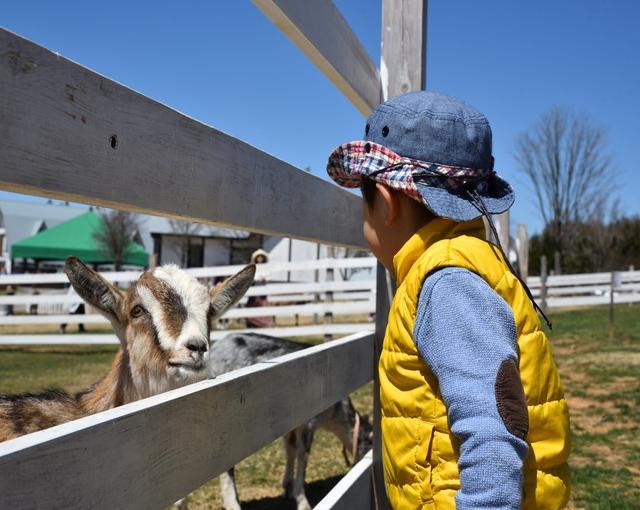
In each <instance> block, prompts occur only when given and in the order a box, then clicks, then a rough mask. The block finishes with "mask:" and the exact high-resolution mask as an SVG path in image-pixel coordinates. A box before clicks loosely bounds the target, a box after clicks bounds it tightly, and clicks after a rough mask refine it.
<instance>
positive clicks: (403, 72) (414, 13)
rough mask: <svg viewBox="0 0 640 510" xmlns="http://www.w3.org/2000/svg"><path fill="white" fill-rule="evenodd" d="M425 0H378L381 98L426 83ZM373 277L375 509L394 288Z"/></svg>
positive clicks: (381, 492)
mask: <svg viewBox="0 0 640 510" xmlns="http://www.w3.org/2000/svg"><path fill="white" fill-rule="evenodd" d="M427 4H428V2H427V0H382V35H381V46H382V51H381V59H380V78H381V82H382V92H383V97H384V99H387V98H390V97H394V96H397V95H400V94H404V93H406V92H414V91H417V90H424V88H425V86H426V48H427V30H426V29H427ZM376 280H377V285H376V289H377V294H376V334H375V349H376V352H375V356H374V371H373V373H374V390H373V391H374V411H373V416H374V424H373V426H374V443H373V494H374V501H375V505H376V509H377V510H388V509H390V508H391V507H390V505H389V500H388V499H387V495H386V490H385V487H384V473H383V467H382V441H381V430H380V416H381V413H380V386H379V380H378V359H379V357H380V351H381V350H382V340H383V338H384V333H385V330H386V326H387V316H388V313H389V305H390V304H391V299H392V297H393V291H394V289H393V284H392V282H391V278H390V277H389V274H388V272H387V271H386V269H385V268H384V267H383V266H382V265H380V264H378V268H377V276H376Z"/></svg>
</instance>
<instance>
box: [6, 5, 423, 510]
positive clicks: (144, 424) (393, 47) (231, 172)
mask: <svg viewBox="0 0 640 510" xmlns="http://www.w3.org/2000/svg"><path fill="white" fill-rule="evenodd" d="M254 2H255V3H256V4H257V5H258V6H259V7H260V8H261V9H262V10H263V11H264V12H265V13H266V14H267V16H268V17H269V18H270V19H272V20H273V21H274V22H275V23H276V24H277V25H278V27H280V28H281V29H282V30H283V31H284V32H285V34H286V35H287V36H288V37H290V38H291V40H292V41H293V42H294V43H295V44H297V45H298V46H299V47H300V48H301V49H302V50H303V51H304V52H305V53H306V54H307V55H308V56H309V57H310V58H311V60H312V61H313V62H314V63H316V64H317V65H318V67H319V68H320V69H321V70H322V71H323V72H324V73H325V74H326V75H327V77H328V78H329V79H330V80H332V81H333V82H334V84H336V85H337V86H338V88H339V89H340V90H341V91H343V92H344V94H345V95H346V96H347V98H349V99H350V100H351V101H352V103H353V104H354V105H355V106H356V107H357V108H358V109H359V110H360V111H361V112H362V113H363V114H367V113H369V112H370V111H371V109H372V108H373V107H374V106H375V105H376V104H378V103H379V102H380V101H381V100H382V99H384V97H385V96H386V95H387V94H388V95H396V94H398V93H401V92H407V91H411V90H418V89H421V88H424V50H425V40H426V39H425V35H426V34H425V23H426V1H425V0H403V1H400V0H382V5H383V19H382V23H383V30H382V39H383V51H382V62H381V68H382V69H383V70H384V72H383V73H380V72H379V71H378V70H377V69H376V65H374V64H373V63H372V62H371V61H370V59H369V57H368V56H367V54H366V52H365V51H364V49H363V48H362V46H361V45H360V43H359V42H358V40H357V38H356V37H355V36H354V34H353V33H352V31H351V30H350V28H349V26H348V25H347V23H346V22H345V21H344V19H343V18H342V16H341V15H340V14H339V12H338V11H337V9H336V8H335V7H334V5H333V3H332V2H331V1H330V0H313V1H310V2H298V1H297V0H254ZM395 70H397V72H396V71H395ZM389 71H391V72H389ZM0 119H1V121H0V122H1V123H2V137H0V189H4V190H8V191H14V192H18V193H27V194H32V195H38V196H42V197H51V198H56V199H61V200H71V201H77V202H84V203H88V204H93V205H97V206H105V207H114V208H120V209H123V210H129V211H137V212H143V213H147V214H156V215H162V216H169V217H178V218H181V219H185V220H190V221H199V222H202V223H212V224H217V225H222V226H228V227H232V228H241V229H246V230H250V231H253V232H260V233H265V234H275V235H280V236H290V237H294V238H299V239H307V240H311V241H314V242H320V243H326V244H333V245H341V246H354V247H364V244H365V243H364V240H363V237H362V228H361V220H360V218H361V211H360V210H361V203H360V198H359V197H357V196H355V195H353V194H351V193H348V192H346V191H343V190H340V189H338V188H337V187H335V186H333V185H332V184H330V183H328V182H326V181H324V180H322V179H320V178H317V177H314V176H312V175H310V174H308V173H306V172H304V171H301V170H299V169H296V168H294V167H293V166H291V165H289V164H287V163H285V162H283V161H281V160H279V159H277V158H275V157H273V156H271V155H268V154H266V153H264V152H262V151H260V150H258V149H256V148H255V147H252V146H250V145H248V144H247V143H244V142H242V141H241V140H238V139H235V138H233V137H231V136H229V135H226V134H224V133H222V132H220V131H218V130H216V129H214V128H211V127H209V126H206V125H204V124H202V123H199V122H197V121H196V120H194V119H192V118H189V117H187V116H185V115H182V114H180V113H178V112H176V111H175V110H172V109H171V108H169V107H167V106H165V105H162V104H160V103H158V102H156V101H153V100H152V99H150V98H148V97H145V96H143V95H141V94H138V93H136V92H134V91H132V90H130V89H128V88H127V87H125V86H122V85H120V84H118V83H116V82H114V81H112V80H110V79H108V78H106V77H104V76H101V75H99V74H97V73H95V72H93V71H90V70H89V69H87V68H84V67H82V66H80V65H78V64H76V63H74V62H72V61H70V60H68V59H66V58H64V57H62V56H60V55H59V54H57V53H54V52H51V51H49V50H47V49H45V48H43V47H41V46H38V45H37V44H34V43H32V42H30V41H28V40H26V39H24V38H22V37H20V36H18V35H15V34H13V33H11V32H9V31H7V30H4V29H0ZM328 149H329V148H328ZM310 197H312V199H310ZM293 211H295V214H292V212H293ZM11 278H14V277H11ZM51 278H52V281H55V279H56V278H58V277H51ZM115 278H116V279H117V278H118V276H117V275H115ZM387 282H388V279H387V278H386V277H385V274H384V272H383V271H382V270H381V269H380V266H378V267H377V284H376V286H377V293H376V309H377V311H378V313H377V321H376V332H375V335H373V334H371V333H370V332H366V331H365V332H361V333H357V334H355V335H352V336H349V337H346V338H344V339H340V340H335V341H333V342H329V343H326V344H323V345H319V346H316V347H312V348H310V349H307V350H305V351H302V352H299V353H295V354H293V355H289V356H284V357H282V358H280V359H278V360H276V361H271V362H269V363H264V364H259V365H256V366H254V367H250V368H247V369H244V370H241V371H237V372H235V373H232V374H227V375H225V376H223V377H220V378H218V379H215V380H213V381H206V382H202V383H198V384H195V385H191V386H188V387H185V388H181V389H178V390H175V391H171V392H168V393H165V394H162V395H158V396H155V397H152V398H149V399H145V400H141V401H139V402H135V403H132V404H129V405H125V406H122V407H120V408H117V409H114V410H111V411H107V412H104V413H99V414H96V415H93V416H90V417H87V418H83V419H81V420H77V421H74V422H70V423H67V424H64V425H61V426H58V427H53V428H50V429H47V430H44V431H41V432H37V433H34V434H29V435H26V436H23V437H20V438H18V439H15V440H11V441H7V442H4V443H2V444H0V508H92V509H99V508H161V507H164V506H166V505H168V504H170V503H171V502H172V501H175V500H176V499H177V498H179V497H181V496H183V495H184V494H186V493H188V492H190V491H191V490H193V489H195V488H196V487H198V486H200V485H201V484H202V483H204V482H205V481H207V480H208V479H210V478H212V477H214V476H216V475H218V474H220V473H221V472H223V471H225V470H226V469H228V468H229V467H231V466H232V465H234V464H235V463H237V462H239V461H240V460H241V459H243V458H245V457H246V456H248V455H250V454H251V453H253V452H254V451H256V450H258V449H259V448H261V447H262V446H264V445H265V444H267V443H269V442H270V441H271V440H273V439H275V438H276V437H277V436H279V435H281V434H283V433H285V432H287V431H289V430H291V429H292V428H294V427H295V426H297V425H298V424H300V423H302V422H304V421H305V420H306V419H308V418H310V417H311V416H313V415H314V414H317V413H318V412H320V411H321V410H323V409H325V408H327V407H328V406H330V405H331V404H332V403H334V402H335V401H337V400H339V399H341V398H343V397H344V396H345V395H346V394H348V393H349V392H351V391H353V390H355V389H356V388H358V387H360V386H362V385H363V384H365V383H367V382H368V381H370V380H371V378H372V376H374V378H375V375H376V371H374V370H373V367H374V365H375V364H376V361H377V356H378V353H379V349H380V344H381V337H382V332H383V331H384V326H385V325H384V320H383V319H382V318H383V317H385V316H386V312H387V308H388V301H389V295H390V292H389V291H388V285H387ZM15 283H16V284H17V283H18V280H16V281H15ZM323 306H325V305H323ZM367 306H370V305H369V304H367ZM325 309H326V308H325ZM314 310H315V309H314ZM334 311H335V310H334ZM261 313H264V310H261ZM314 313H315V312H314ZM59 318H60V317H57V318H56V320H57V319H59ZM65 320H67V318H66V317H65ZM332 326H335V327H338V326H342V325H340V324H334V325H332ZM292 380H295V381H296V384H293V385H292V384H291V381H292ZM377 393H378V392H377V391H374V427H375V431H376V432H375V434H374V437H375V440H374V450H373V455H372V456H369V457H365V458H364V459H363V460H362V461H361V463H360V464H359V465H358V466H357V467H356V468H354V470H353V471H352V472H351V473H350V474H349V475H348V476H347V477H346V478H345V479H344V480H343V481H342V482H341V483H339V484H338V486H337V487H336V488H335V489H334V490H333V491H332V492H331V493H330V494H329V495H328V496H327V498H325V500H324V501H323V502H322V503H321V504H320V507H321V508H350V509H358V508H371V506H372V502H373V501H375V506H376V507H377V508H381V509H385V508H388V503H387V500H386V497H385V496H384V487H383V484H382V469H381V467H382V466H381V453H380V434H379V421H380V412H379V402H378V401H377ZM371 474H373V483H371V480H372V478H371ZM372 487H373V492H372V491H371V488H372Z"/></svg>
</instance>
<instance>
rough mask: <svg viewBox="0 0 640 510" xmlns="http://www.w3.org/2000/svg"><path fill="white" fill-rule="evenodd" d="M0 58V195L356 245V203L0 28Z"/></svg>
mask: <svg viewBox="0 0 640 510" xmlns="http://www.w3.org/2000/svg"><path fill="white" fill-rule="evenodd" d="M0 55H2V58H1V59H0V119H2V140H1V141H0V143H1V144H2V151H0V188H2V189H5V190H8V191H14V192H18V193H27V194H32V195H39V196H45V197H53V198H57V199H66V200H72V201H76V202H84V203H90V204H94V205H100V206H106V207H115V208H119V209H124V210H130V211H137V212H144V213H148V214H156V215H160V216H171V217H179V218H182V219H185V220H192V221H200V222H203V223H211V224H217V225H224V226H229V227H234V228H242V229H247V230H251V231H253V232H262V233H265V234H275V235H282V236H289V237H295V238H300V239H308V240H313V241H318V242H325V243H329V244H340V245H345V246H357V247H364V246H365V242H364V238H363V235H362V228H361V224H360V221H359V218H360V215H361V212H360V209H361V199H360V198H359V197H358V196H356V195H354V194H352V193H349V192H347V191H345V190H342V189H339V188H338V187H337V186H334V185H333V184H331V183H329V182H326V181H324V180H322V179H320V178H318V177H315V176H313V175H310V174H308V173H307V172H304V171H302V170H299V169H297V168H295V167H293V166H291V165H289V164H288V163H285V162H284V161H281V160H279V159H277V158H275V157H273V156H271V155H269V154H267V153H265V152H262V151H260V150H258V149H256V148H255V147H252V146H251V145H249V144H247V143H245V142H242V141H241V140H238V139H236V138H233V137H231V136H229V135H227V134H225V133H222V132H221V131H218V130H216V129H214V128H211V127H209V126H206V125H204V124H202V123H200V122H197V121H195V120H194V119H192V118H190V117H187V116H186V115H183V114H181V113H179V112H177V111H175V110H173V109H171V108H169V107H167V106H165V105H163V104H160V103H158V102H156V101H153V100H152V99H149V98H148V97H145V96H143V95H141V94H139V93H137V92H134V91H133V90H131V89H129V88H127V87H124V86H122V85H120V84H118V83H116V82H115V81H113V80H110V79H108V78H106V77H104V76H101V75H99V74H97V73H95V72H93V71H90V70H89V69H87V68H85V67H82V66H80V65H78V64H76V63H74V62H72V61H70V60H68V59H66V58H64V57H62V56H60V55H59V54H56V53H54V52H52V51H50V50H47V49H45V48H43V47H41V46H38V45H37V44H34V43H32V42H30V41H28V40H26V39H24V38H22V37H20V36H18V35H16V34H13V33H11V32H9V31H7V30H4V29H0ZM311 196H312V197H313V200H310V199H309V197H311ZM291 211H295V212H296V214H291ZM318 218H322V221H318Z"/></svg>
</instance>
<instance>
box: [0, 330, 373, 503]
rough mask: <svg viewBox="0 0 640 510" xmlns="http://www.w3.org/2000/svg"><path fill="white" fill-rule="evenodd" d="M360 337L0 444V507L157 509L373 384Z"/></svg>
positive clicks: (365, 338)
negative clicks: (361, 388)
mask: <svg viewBox="0 0 640 510" xmlns="http://www.w3.org/2000/svg"><path fill="white" fill-rule="evenodd" d="M372 341H373V336H372V334H371V333H360V334H356V335H353V336H351V337H347V338H343V339H340V340H335V341H333V342H328V343H325V344H322V345H318V346H315V347H310V348H308V349H305V350H303V351H299V352H296V353H292V354H288V355H285V356H282V357H280V358H276V359H273V360H269V361H267V362H263V363H258V364H257V365H254V366H251V367H248V368H245V369H241V370H238V371H235V372H230V373H228V374H225V375H223V376H220V377H219V378H216V379H213V380H209V381H203V382H200V383H196V384H193V385H190V386H186V387H184V388H180V389H177V390H173V391H169V392H167V393H164V394H162V395H157V396H154V397H150V398H148V399H144V400H140V401H138V402H134V403H132V404H128V405H125V406H122V407H119V408H116V409H113V410H110V411H106V412H103V413H98V414H96V415H93V416H89V417H86V418H82V419H80V420H76V421H73V422H69V423H66V424H63V425H59V426H57V427H53V428H50V429H46V430H43V431H40V432H36V433H33V434H29V435H26V436H22V437H19V438H17V439H13V440H10V441H6V442H4V443H1V444H0V508H91V509H99V508H105V509H111V508H162V507H164V506H167V505H169V504H171V503H172V502H173V501H176V500H177V499H178V498H180V497H182V496H184V495H185V494H187V493H188V492H190V491H192V490H194V489H196V488H197V487H199V486H200V485H202V484H203V483H205V482H206V481H207V480H209V479H211V478H213V477H214V476H217V475H219V474H220V473H222V472H224V471H226V470H227V469H229V468H230V467H231V466H233V465H234V464H236V463H238V462H239V461H240V460H242V459H244V458H245V457H247V456H248V455H250V454H251V453H253V452H255V451H256V450H258V449H259V448H261V447H262V446H264V445H266V444H268V443H269V442H270V441H272V440H274V439H276V438H277V437H278V436H280V435H282V434H284V433H285V432H288V431H289V430H291V429H292V428H294V427H295V426H297V425H298V424H300V423H302V422H304V421H305V420H306V419H308V418H310V417H312V416H314V415H316V414H317V413H319V412H321V411H322V410H324V409H326V408H327V407H329V406H330V405H332V404H333V403H334V402H337V401H339V400H340V399H341V398H343V397H344V396H346V395H347V394H348V393H350V392H352V391H354V390H356V389H357V388H359V387H360V386H362V385H364V384H366V383H367V382H369V381H370V380H371V377H372V369H373V349H372Z"/></svg>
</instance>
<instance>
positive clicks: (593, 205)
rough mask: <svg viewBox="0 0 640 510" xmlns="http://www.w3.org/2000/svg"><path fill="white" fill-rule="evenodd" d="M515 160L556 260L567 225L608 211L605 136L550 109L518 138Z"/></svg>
mask: <svg viewBox="0 0 640 510" xmlns="http://www.w3.org/2000/svg"><path fill="white" fill-rule="evenodd" d="M515 157H516V160H517V162H518V164H519V169H520V171H521V172H522V173H524V174H525V175H526V176H527V177H528V179H529V181H530V183H531V185H532V187H533V191H534V194H535V197H536V200H537V203H538V209H539V211H540V215H541V217H542V220H543V221H544V223H545V225H546V226H547V227H549V228H550V232H551V235H552V238H553V241H554V244H555V250H556V251H558V252H559V253H560V254H562V253H563V251H564V246H565V245H567V244H568V243H570V242H571V239H570V237H571V229H570V228H569V226H570V225H572V224H577V223H582V222H585V221H589V220H591V221H592V220H593V218H594V217H595V216H597V215H598V214H599V213H601V212H602V211H606V210H608V209H609V203H610V201H611V197H612V191H613V189H614V186H615V184H614V183H615V178H616V168H615V167H614V166H613V164H612V162H611V158H610V157H609V155H608V154H607V148H606V144H605V130H604V129H603V128H602V127H601V126H600V125H598V124H597V123H596V122H594V121H593V120H592V119H590V118H589V117H587V116H586V115H581V114H576V113H573V112H571V111H569V110H564V109H561V108H553V109H551V110H550V111H549V112H547V113H546V114H544V115H543V116H542V117H541V119H540V120H539V121H538V122H537V123H536V124H535V125H534V126H533V127H532V128H531V129H530V130H529V131H528V132H526V133H522V134H521V135H520V136H519V138H518V140H517V142H516V151H515ZM603 219H604V218H603Z"/></svg>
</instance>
